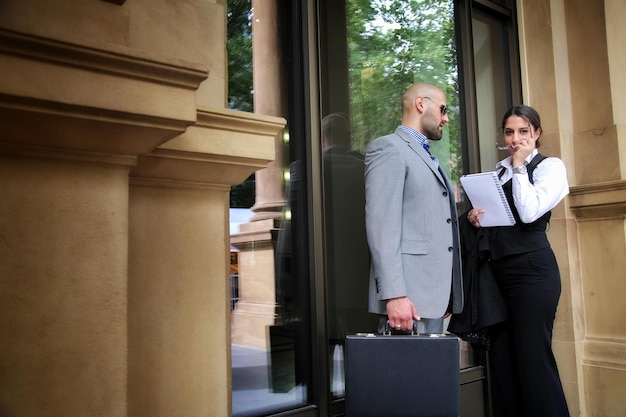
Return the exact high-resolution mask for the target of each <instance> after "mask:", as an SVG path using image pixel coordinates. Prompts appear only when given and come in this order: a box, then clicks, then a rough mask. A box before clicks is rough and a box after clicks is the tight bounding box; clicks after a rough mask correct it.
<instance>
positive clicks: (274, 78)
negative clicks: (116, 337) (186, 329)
mask: <svg viewBox="0 0 626 417" xmlns="http://www.w3.org/2000/svg"><path fill="white" fill-rule="evenodd" d="M253 6H254V7H253ZM287 12H288V10H286V9H285V8H279V7H278V3H277V2H268V1H259V2H251V1H250V0H229V1H228V14H227V16H228V34H229V35H228V44H227V48H228V56H229V68H230V77H229V100H228V102H229V105H230V107H231V108H233V109H237V110H245V111H252V110H254V112H256V113H260V114H265V115H271V116H281V117H284V118H285V119H287V120H288V121H290V119H291V114H290V112H291V109H289V108H288V106H287V102H288V97H289V94H290V88H289V83H285V82H284V80H285V79H286V78H287V74H288V73H289V74H293V73H294V68H293V67H287V66H286V65H285V63H286V62H296V61H295V60H287V59H285V56H286V54H288V53H289V48H286V47H285V45H284V44H283V43H282V42H280V40H281V39H284V38H286V36H285V33H284V32H283V31H285V30H289V27H288V26H287V25H286V22H287V19H285V17H286V16H287ZM296 72H297V69H296ZM253 96H254V100H253ZM303 138H304V135H301V134H297V135H293V134H291V135H290V134H289V130H288V129H285V131H284V132H283V133H282V134H280V135H278V136H277V137H276V139H275V159H274V161H272V162H270V163H269V165H268V167H267V168H264V169H260V170H259V171H257V172H256V173H255V174H254V175H252V176H251V177H250V178H248V180H246V181H245V182H244V183H243V184H241V185H238V186H236V187H233V188H232V190H231V209H230V220H231V236H230V243H231V273H230V277H229V280H230V288H231V302H230V304H231V352H232V363H231V370H232V415H233V416H235V417H243V416H262V415H271V414H275V413H279V412H282V411H285V410H291V409H294V408H298V407H301V406H303V405H306V404H308V403H310V401H311V399H310V394H309V393H310V388H311V383H310V378H311V372H310V369H311V366H312V365H311V363H312V360H311V336H310V335H311V324H310V318H309V317H310V303H309V299H310V291H309V286H310V285H309V282H310V281H309V274H308V273H307V261H308V260H307V247H308V231H307V227H306V225H307V224H308V222H307V208H306V190H307V185H306V181H305V178H306V173H305V171H304V168H305V166H306V164H305V163H304V162H303V161H304V157H303V153H302V152H301V149H302V148H303V146H302V142H303V140H304V139H303ZM292 161H297V162H292Z"/></svg>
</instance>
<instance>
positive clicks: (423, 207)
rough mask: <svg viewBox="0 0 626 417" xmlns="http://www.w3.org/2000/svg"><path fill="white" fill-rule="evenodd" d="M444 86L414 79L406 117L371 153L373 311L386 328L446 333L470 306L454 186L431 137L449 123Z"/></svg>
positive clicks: (407, 95)
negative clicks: (447, 324) (452, 318)
mask: <svg viewBox="0 0 626 417" xmlns="http://www.w3.org/2000/svg"><path fill="white" fill-rule="evenodd" d="M448 121H449V120H448V116H447V106H446V98H445V95H444V93H443V91H441V89H439V88H437V87H435V86H433V85H430V84H426V83H416V84H413V85H412V86H411V87H409V89H408V90H407V91H406V92H405V93H404V95H403V97H402V123H401V125H400V126H398V128H397V129H396V131H395V132H394V133H393V134H390V135H387V136H382V137H379V138H377V139H376V140H374V141H373V142H372V143H371V144H370V146H369V147H368V149H367V153H366V155H365V195H366V203H365V221H366V229H367V239H368V244H369V248H370V252H371V257H372V261H371V268H370V289H369V311H370V312H372V313H376V314H380V315H381V320H380V323H381V326H379V331H380V330H381V329H382V326H384V324H385V323H386V322H387V320H388V321H389V326H390V327H392V328H394V329H395V330H399V331H408V330H411V329H412V328H413V320H416V323H417V331H418V332H419V333H443V321H444V318H445V317H447V316H448V315H449V314H450V313H460V312H461V310H462V308H463V286H462V279H461V265H460V264H461V260H460V248H459V234H458V223H457V213H456V203H455V194H454V189H453V188H452V185H451V183H450V181H449V180H448V178H447V177H446V175H445V173H444V172H443V170H442V169H441V168H440V167H439V162H438V161H437V159H436V158H435V157H433V156H432V155H431V154H430V153H429V151H428V146H429V141H431V140H440V139H441V136H442V129H443V126H444V125H445V124H446V123H448Z"/></svg>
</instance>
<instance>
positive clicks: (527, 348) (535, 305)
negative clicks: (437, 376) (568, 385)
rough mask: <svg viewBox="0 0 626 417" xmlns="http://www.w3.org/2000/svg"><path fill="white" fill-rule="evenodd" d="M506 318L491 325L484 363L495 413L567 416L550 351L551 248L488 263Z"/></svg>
mask: <svg viewBox="0 0 626 417" xmlns="http://www.w3.org/2000/svg"><path fill="white" fill-rule="evenodd" d="M491 268H492V272H493V275H494V277H495V279H496V282H497V283H498V287H499V288H500V291H501V292H502V295H503V297H504V299H505V302H506V305H507V312H508V321H507V322H505V323H502V324H500V325H498V326H495V327H494V328H493V331H492V333H491V349H490V351H489V366H490V376H491V387H492V398H493V407H494V416H495V417H510V416H514V417H568V416H569V411H568V408H567V403H566V401H565V396H564V394H563V387H562V385H561V380H560V378H559V372H558V369H557V366H556V361H555V359H554V355H553V353H552V328H553V324H554V316H555V314H556V307H557V304H558V302H559V297H560V295H561V277H560V274H559V268H558V265H557V263H556V259H555V257H554V253H553V252H552V249H551V248H546V249H540V250H536V251H533V252H529V253H524V254H521V255H514V256H509V257H506V258H503V259H500V260H497V261H492V262H491Z"/></svg>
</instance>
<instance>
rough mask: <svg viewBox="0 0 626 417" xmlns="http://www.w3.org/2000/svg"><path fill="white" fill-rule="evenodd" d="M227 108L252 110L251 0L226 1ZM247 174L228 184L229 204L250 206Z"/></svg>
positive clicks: (251, 181)
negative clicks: (236, 182)
mask: <svg viewBox="0 0 626 417" xmlns="http://www.w3.org/2000/svg"><path fill="white" fill-rule="evenodd" d="M226 16H227V28H226V32H227V40H226V53H227V54H228V107H229V108H231V109H235V110H241V111H247V112H252V111H254V102H253V97H252V91H253V86H252V22H251V16H252V2H251V0H228V3H227V12H226ZM254 178H255V177H254V175H251V176H250V177H248V179H246V181H244V182H243V183H242V184H239V185H235V186H233V187H231V191H230V206H231V207H238V208H248V207H252V205H253V204H254V201H255V181H254Z"/></svg>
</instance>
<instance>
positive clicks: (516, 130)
mask: <svg viewBox="0 0 626 417" xmlns="http://www.w3.org/2000/svg"><path fill="white" fill-rule="evenodd" d="M503 133H504V141H505V143H506V145H507V146H508V150H509V153H510V154H511V155H513V154H514V153H515V152H517V151H518V150H519V148H520V147H521V146H527V145H530V146H531V147H532V149H534V148H535V147H536V145H535V144H536V142H537V139H539V135H540V134H541V129H535V128H534V127H533V125H532V124H530V122H528V121H527V120H526V119H523V118H521V117H519V116H516V115H512V116H510V117H509V118H508V119H506V123H505V124H504V129H503Z"/></svg>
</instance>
